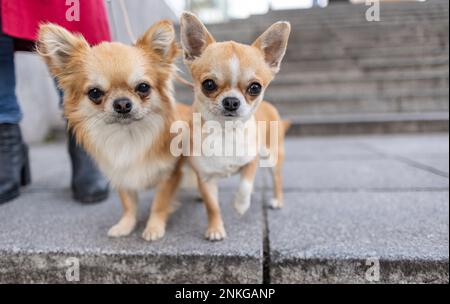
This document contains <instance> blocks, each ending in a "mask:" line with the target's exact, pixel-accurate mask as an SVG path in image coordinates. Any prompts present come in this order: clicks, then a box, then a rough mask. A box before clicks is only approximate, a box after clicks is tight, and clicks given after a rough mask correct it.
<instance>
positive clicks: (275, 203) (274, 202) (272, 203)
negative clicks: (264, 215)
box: [270, 198, 283, 209]
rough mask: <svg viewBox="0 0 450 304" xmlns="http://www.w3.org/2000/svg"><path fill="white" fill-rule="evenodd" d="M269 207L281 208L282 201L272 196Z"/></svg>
mask: <svg viewBox="0 0 450 304" xmlns="http://www.w3.org/2000/svg"><path fill="white" fill-rule="evenodd" d="M270 207H272V208H273V209H281V208H283V201H282V200H278V199H276V198H272V199H271V201H270Z"/></svg>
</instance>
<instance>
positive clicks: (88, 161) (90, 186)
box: [55, 80, 109, 203]
mask: <svg viewBox="0 0 450 304" xmlns="http://www.w3.org/2000/svg"><path fill="white" fill-rule="evenodd" d="M55 84H56V85H58V83H57V81H56V80H55ZM58 93H59V97H60V100H59V102H60V105H61V106H62V105H63V102H64V93H63V92H62V91H61V90H60V89H59V88H58ZM68 137H69V138H68V150H69V155H70V160H71V163H72V182H71V187H72V193H73V198H74V199H75V200H77V201H79V202H81V203H96V202H101V201H103V200H105V199H107V198H108V195H109V185H108V181H107V180H106V179H105V178H104V177H103V175H102V173H101V172H100V170H99V169H98V167H97V165H96V164H95V162H94V160H93V159H92V158H91V157H90V156H89V155H88V154H87V152H86V151H85V150H84V149H83V147H81V146H80V145H78V144H77V142H76V140H75V136H74V134H73V133H72V131H71V130H69V134H68Z"/></svg>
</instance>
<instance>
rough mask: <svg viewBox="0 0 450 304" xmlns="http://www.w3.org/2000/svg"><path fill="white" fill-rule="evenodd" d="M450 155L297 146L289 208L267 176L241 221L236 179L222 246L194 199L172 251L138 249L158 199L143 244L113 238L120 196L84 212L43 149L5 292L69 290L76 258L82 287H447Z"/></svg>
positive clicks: (60, 157)
mask: <svg viewBox="0 0 450 304" xmlns="http://www.w3.org/2000/svg"><path fill="white" fill-rule="evenodd" d="M448 145H449V137H448V134H422V135H402V136H398V135H389V136H365V137H363V136H351V137H318V138H290V139H289V140H288V141H287V161H286V166H285V170H284V178H285V189H286V203H285V208H284V209H283V210H270V209H268V208H266V202H267V201H268V199H269V198H270V196H271V187H270V178H269V176H268V174H267V173H268V172H267V171H266V170H260V172H259V173H258V178H257V187H256V193H255V195H254V197H253V203H252V207H251V210H250V211H249V212H248V213H247V214H245V215H244V216H243V217H239V216H238V215H237V214H236V213H235V212H234V210H233V209H232V206H231V204H230V203H231V201H232V197H233V192H232V191H233V189H234V188H235V187H236V183H237V179H236V178H232V179H230V180H228V181H225V182H223V183H222V184H223V187H222V191H221V198H222V202H221V203H222V209H223V214H224V220H225V225H226V228H227V232H228V238H227V239H226V240H225V241H224V242H219V243H210V242H208V241H206V240H204V239H203V232H204V230H205V228H206V215H205V211H204V208H203V205H202V204H201V203H199V202H197V199H196V195H195V193H192V192H186V191H184V192H182V193H180V199H179V200H180V201H181V202H182V206H181V208H180V209H179V210H178V211H176V212H175V213H174V214H173V216H172V218H171V220H170V222H169V225H168V227H167V234H166V236H165V238H164V239H163V240H161V241H158V242H154V243H147V242H145V241H143V240H142V239H141V238H140V234H141V232H142V230H143V226H144V225H145V221H146V218H147V215H148V210H149V205H150V201H151V198H152V192H151V191H150V192H148V193H143V194H142V195H141V212H140V217H139V225H138V228H137V230H136V232H135V233H133V234H132V235H131V236H130V237H127V238H123V239H110V238H108V237H107V236H106V232H107V230H108V228H109V227H110V226H111V225H113V224H114V223H115V222H116V221H117V219H118V218H119V216H120V204H119V200H118V197H117V195H116V194H113V195H111V198H110V199H109V200H108V201H107V202H104V203H102V204H98V205H92V206H80V205H78V204H77V203H75V202H73V201H72V199H71V196H70V191H69V187H68V185H69V182H70V170H69V163H68V156H67V153H66V152H65V147H64V144H62V143H50V144H45V145H39V146H33V147H32V148H31V159H32V170H33V184H32V185H31V186H30V187H28V188H25V189H24V190H23V195H22V196H21V197H20V198H19V199H17V200H15V201H14V202H11V203H9V204H5V205H2V206H0V282H2V283H11V282H67V278H66V272H67V271H68V269H69V267H70V265H71V264H70V261H71V260H68V258H71V257H75V258H77V259H78V260H79V263H80V281H81V282H101V283H105V282H121V283H135V282H145V283H262V282H267V283H268V282H271V283H311V282H313V283H325V282H331V283H337V282H340V283H343V282H357V283H368V282H399V283H403V282H447V283H448V281H449V279H448V278H449V277H448V256H449V249H448V248H449V247H448V246H449V165H448V156H449V146H448ZM66 263H68V264H66Z"/></svg>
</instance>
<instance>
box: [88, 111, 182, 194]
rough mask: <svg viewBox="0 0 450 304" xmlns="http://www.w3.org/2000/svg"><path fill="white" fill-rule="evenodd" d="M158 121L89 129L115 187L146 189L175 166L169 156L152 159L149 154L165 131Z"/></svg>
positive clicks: (101, 167)
mask: <svg viewBox="0 0 450 304" xmlns="http://www.w3.org/2000/svg"><path fill="white" fill-rule="evenodd" d="M161 126H162V123H160V122H159V121H158V120H154V119H153V120H151V121H150V120H147V119H145V120H144V121H139V122H135V123H132V124H130V125H120V124H111V125H106V124H105V125H102V126H100V127H99V126H96V127H95V128H92V129H91V130H89V135H90V138H91V140H92V142H93V143H94V146H95V149H96V150H97V151H96V153H93V154H94V157H95V159H96V161H97V163H98V165H99V167H100V169H101V170H102V172H103V173H104V174H105V175H106V177H107V178H108V179H109V180H110V181H111V184H112V185H113V187H115V188H118V189H128V190H144V189H147V188H149V187H151V186H154V185H156V184H157V183H158V182H159V181H161V178H162V177H164V176H167V175H168V174H169V173H170V172H171V170H172V169H173V167H174V165H175V158H174V159H173V161H168V160H167V159H165V160H163V159H160V160H158V159H156V157H153V158H151V159H150V158H149V157H148V153H150V151H151V146H152V144H153V143H154V140H155V139H156V136H157V135H158V134H159V132H160V130H161Z"/></svg>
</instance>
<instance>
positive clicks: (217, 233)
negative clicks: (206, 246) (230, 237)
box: [205, 225, 227, 242]
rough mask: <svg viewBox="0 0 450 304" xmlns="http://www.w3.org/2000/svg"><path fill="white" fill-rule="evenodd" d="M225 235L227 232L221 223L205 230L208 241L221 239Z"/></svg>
mask: <svg viewBox="0 0 450 304" xmlns="http://www.w3.org/2000/svg"><path fill="white" fill-rule="evenodd" d="M226 237H227V233H226V231H225V228H224V227H223V225H216V226H211V227H209V228H208V230H206V233H205V238H206V239H208V240H210V241H213V242H214V241H222V240H223V239H224V238H226Z"/></svg>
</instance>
